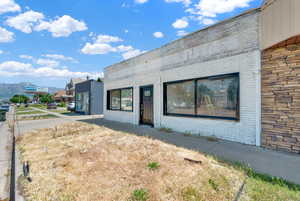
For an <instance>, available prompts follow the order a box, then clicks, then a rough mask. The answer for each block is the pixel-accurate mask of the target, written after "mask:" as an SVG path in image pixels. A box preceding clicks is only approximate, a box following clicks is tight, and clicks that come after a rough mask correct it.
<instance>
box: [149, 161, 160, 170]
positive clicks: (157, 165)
mask: <svg viewBox="0 0 300 201" xmlns="http://www.w3.org/2000/svg"><path fill="white" fill-rule="evenodd" d="M159 166H160V165H159V163H158V162H152V163H149V164H148V168H149V169H150V170H156V169H158V168H159Z"/></svg>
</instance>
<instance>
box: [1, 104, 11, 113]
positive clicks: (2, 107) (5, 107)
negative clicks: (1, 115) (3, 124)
mask: <svg viewBox="0 0 300 201" xmlns="http://www.w3.org/2000/svg"><path fill="white" fill-rule="evenodd" d="M0 110H1V111H5V112H8V111H9V105H8V104H3V105H1V106H0Z"/></svg>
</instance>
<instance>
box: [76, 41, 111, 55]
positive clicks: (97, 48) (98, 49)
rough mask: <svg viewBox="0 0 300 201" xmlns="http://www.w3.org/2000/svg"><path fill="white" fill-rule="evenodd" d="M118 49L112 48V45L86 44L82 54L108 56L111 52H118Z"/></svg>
mask: <svg viewBox="0 0 300 201" xmlns="http://www.w3.org/2000/svg"><path fill="white" fill-rule="evenodd" d="M116 51H117V49H116V48H114V47H112V46H111V45H110V44H106V43H94V44H91V43H86V44H85V46H84V47H83V48H82V49H81V52H82V53H84V54H92V55H95V54H107V53H110V52H116Z"/></svg>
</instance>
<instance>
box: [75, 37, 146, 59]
mask: <svg viewBox="0 0 300 201" xmlns="http://www.w3.org/2000/svg"><path fill="white" fill-rule="evenodd" d="M93 38H94V42H93V43H91V42H87V43H86V44H85V45H84V47H83V48H82V49H81V52H82V53H83V54H90V55H97V54H108V53H112V52H115V53H122V57H123V58H124V59H128V58H131V57H134V56H137V55H139V54H141V53H143V52H144V51H141V50H139V49H134V48H133V47H132V46H130V45H128V46H126V45H123V44H120V45H115V46H114V45H112V43H121V42H123V39H121V38H119V37H117V36H110V35H98V36H97V37H93Z"/></svg>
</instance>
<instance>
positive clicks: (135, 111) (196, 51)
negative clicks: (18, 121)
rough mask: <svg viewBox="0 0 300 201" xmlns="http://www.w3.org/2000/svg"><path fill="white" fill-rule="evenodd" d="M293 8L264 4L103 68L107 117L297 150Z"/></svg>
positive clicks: (299, 25)
mask: <svg viewBox="0 0 300 201" xmlns="http://www.w3.org/2000/svg"><path fill="white" fill-rule="evenodd" d="M299 9H300V1H299V0H266V1H265V2H264V3H263V5H262V7H260V8H257V9H253V10H249V11H247V12H245V13H243V14H241V15H239V16H236V17H234V18H231V19H228V20H226V21H223V22H220V23H218V24H216V25H213V26H210V27H208V28H205V29H202V30H200V31H198V32H195V33H192V34H190V35H187V36H185V37H183V38H181V39H179V40H176V41H174V42H171V43H169V44H167V45H165V46H163V47H161V48H159V49H155V50H153V51H150V52H147V53H145V54H143V55H140V56H137V57H135V58H132V59H129V60H127V61H123V62H121V63H118V64H115V65H112V66H109V67H107V68H106V69H105V72H104V73H105V87H104V92H105V93H104V105H105V106H104V107H105V108H104V116H105V118H106V119H108V120H114V121H120V122H127V123H132V124H136V125H138V124H148V125H152V126H154V127H157V128H161V127H166V128H171V129H173V130H175V131H180V132H188V133H191V134H195V135H201V136H214V137H217V138H221V139H225V140H230V141H235V142H240V143H244V144H250V145H256V146H263V147H267V148H272V149H276V150H284V151H289V152H295V153H300V95H299V94H300V93H299V92H300V70H299V69H300V20H298V19H300V16H299V12H297V11H298V10H299Z"/></svg>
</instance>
